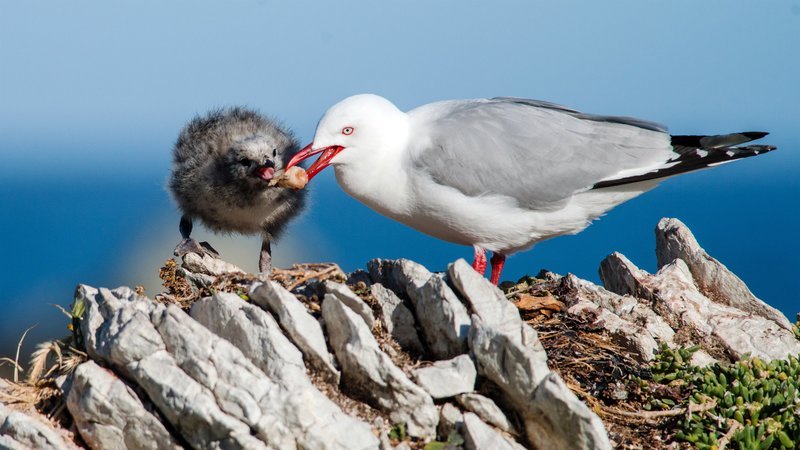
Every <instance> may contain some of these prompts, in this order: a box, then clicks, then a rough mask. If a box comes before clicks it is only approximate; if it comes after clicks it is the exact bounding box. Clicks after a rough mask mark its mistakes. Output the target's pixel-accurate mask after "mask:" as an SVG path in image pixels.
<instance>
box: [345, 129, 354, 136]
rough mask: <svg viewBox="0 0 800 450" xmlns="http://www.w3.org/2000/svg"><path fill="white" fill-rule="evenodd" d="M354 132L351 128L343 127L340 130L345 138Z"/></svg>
mask: <svg viewBox="0 0 800 450" xmlns="http://www.w3.org/2000/svg"><path fill="white" fill-rule="evenodd" d="M354 131H356V130H355V128H353V127H344V128H342V134H343V135H345V136H350V135H351V134H353V132H354Z"/></svg>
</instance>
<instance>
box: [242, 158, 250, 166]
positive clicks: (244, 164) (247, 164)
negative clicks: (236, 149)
mask: <svg viewBox="0 0 800 450" xmlns="http://www.w3.org/2000/svg"><path fill="white" fill-rule="evenodd" d="M239 164H241V165H243V166H249V165H250V160H249V159H247V158H241V159H239Z"/></svg>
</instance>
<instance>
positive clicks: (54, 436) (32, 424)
mask: <svg viewBox="0 0 800 450" xmlns="http://www.w3.org/2000/svg"><path fill="white" fill-rule="evenodd" d="M33 448H35V449H42V450H72V449H75V448H76V447H75V445H74V444H71V443H69V442H67V441H65V439H64V438H63V437H62V436H61V435H60V434H59V433H58V432H57V431H56V430H55V429H53V427H52V425H50V424H48V423H45V422H44V421H41V420H39V419H37V418H35V417H33V416H30V415H28V414H25V413H22V412H19V411H14V410H12V409H11V408H9V407H7V406H5V405H3V404H2V403H0V449H10V450H27V449H33Z"/></svg>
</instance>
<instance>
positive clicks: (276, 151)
mask: <svg viewBox="0 0 800 450" xmlns="http://www.w3.org/2000/svg"><path fill="white" fill-rule="evenodd" d="M276 156H278V149H277V148H273V149H272V157H273V158H274V157H276Z"/></svg>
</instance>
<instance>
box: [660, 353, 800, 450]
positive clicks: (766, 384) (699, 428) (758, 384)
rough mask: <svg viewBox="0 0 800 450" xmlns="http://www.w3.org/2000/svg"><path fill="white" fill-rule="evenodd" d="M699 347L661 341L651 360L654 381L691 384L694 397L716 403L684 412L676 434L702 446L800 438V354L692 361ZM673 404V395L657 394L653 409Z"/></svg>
mask: <svg viewBox="0 0 800 450" xmlns="http://www.w3.org/2000/svg"><path fill="white" fill-rule="evenodd" d="M697 350H698V348H697V347H690V348H680V349H669V348H667V347H666V346H662V348H661V352H660V353H659V354H658V355H657V356H656V359H655V361H654V362H653V364H652V366H651V370H652V381H653V382H655V383H659V384H662V385H670V386H675V385H680V386H682V387H683V388H684V389H687V390H688V399H689V402H690V403H694V404H697V405H709V406H711V407H709V408H701V410H700V411H696V412H695V411H693V412H691V413H687V414H685V415H684V416H683V418H682V419H681V420H680V422H679V427H680V430H679V431H678V432H677V433H676V434H675V437H676V439H678V440H680V441H686V442H690V443H692V444H694V446H695V447H697V448H698V449H717V448H719V447H720V446H721V445H723V444H726V445H727V446H728V448H734V449H735V448H739V449H783V448H795V446H796V445H797V444H798V443H800V423H799V422H800V395H798V390H800V362H798V358H797V357H795V356H790V357H789V358H787V359H783V360H772V361H769V362H766V361H764V360H762V359H760V358H757V357H749V358H745V359H742V360H740V361H737V362H735V363H732V364H712V365H710V366H707V367H702V368H700V367H696V366H693V365H691V364H689V360H690V359H691V355H692V353H694V352H695V351H697ZM654 392H658V391H657V390H656V391H654ZM674 405H675V402H674V400H673V399H671V398H653V399H652V400H651V403H650V407H651V408H653V409H659V408H660V409H665V408H668V407H674Z"/></svg>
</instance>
